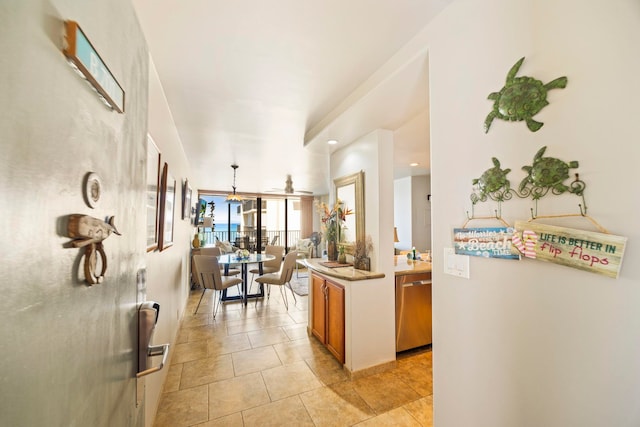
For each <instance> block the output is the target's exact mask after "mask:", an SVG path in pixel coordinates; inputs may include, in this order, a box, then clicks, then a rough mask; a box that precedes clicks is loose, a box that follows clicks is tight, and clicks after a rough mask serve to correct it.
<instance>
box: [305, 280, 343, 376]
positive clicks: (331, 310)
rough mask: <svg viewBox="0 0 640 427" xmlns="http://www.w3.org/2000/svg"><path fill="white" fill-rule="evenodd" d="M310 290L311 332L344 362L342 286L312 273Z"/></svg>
mask: <svg viewBox="0 0 640 427" xmlns="http://www.w3.org/2000/svg"><path fill="white" fill-rule="evenodd" d="M311 292H312V298H313V305H312V321H311V333H312V334H313V335H314V336H315V337H316V338H318V340H319V341H320V342H321V343H322V344H324V345H325V346H326V347H327V349H328V350H329V351H330V352H331V354H333V355H334V356H335V358H336V359H338V360H339V361H340V362H341V363H344V354H345V351H344V336H345V334H344V287H343V286H342V285H339V284H338V283H335V282H333V281H330V280H328V279H327V278H325V277H323V276H320V275H318V274H315V273H312V274H311Z"/></svg>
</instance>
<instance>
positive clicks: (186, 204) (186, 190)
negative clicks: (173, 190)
mask: <svg viewBox="0 0 640 427" xmlns="http://www.w3.org/2000/svg"><path fill="white" fill-rule="evenodd" d="M191 208H192V206H191V187H190V186H189V180H188V179H185V180H184V184H183V185H182V219H188V220H190V219H191Z"/></svg>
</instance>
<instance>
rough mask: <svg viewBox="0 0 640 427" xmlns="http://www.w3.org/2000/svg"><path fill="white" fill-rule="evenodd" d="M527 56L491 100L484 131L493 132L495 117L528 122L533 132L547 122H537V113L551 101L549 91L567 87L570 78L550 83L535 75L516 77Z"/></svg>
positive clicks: (520, 61)
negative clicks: (548, 97)
mask: <svg viewBox="0 0 640 427" xmlns="http://www.w3.org/2000/svg"><path fill="white" fill-rule="evenodd" d="M523 61H524V57H522V58H520V60H519V61H518V62H516V63H515V65H514V66H513V67H511V70H509V73H508V74H507V81H506V83H505V85H504V87H503V88H502V89H500V92H492V93H490V94H489V96H488V97H487V99H490V100H492V101H494V103H493V109H492V110H491V112H490V113H489V115H487V118H486V119H485V120H484V132H485V133H487V132H489V128H490V127H491V123H492V122H493V119H495V118H498V119H502V120H508V121H522V120H524V121H526V123H527V127H528V128H529V130H531V131H532V132H536V131H537V130H538V129H540V128H541V127H542V125H543V124H544V123H541V122H537V121H535V120H534V119H533V118H532V117H533V116H535V115H536V114H538V113H539V112H540V110H542V109H543V108H544V107H545V106H547V105H549V101H547V91H548V90H550V89H563V88H565V87H566V86H567V78H566V77H558V78H557V79H555V80H552V81H550V82H549V83H547V84H543V83H542V82H541V81H540V80H536V79H534V78H533V77H529V76H522V77H516V74H517V73H518V70H520V66H521V65H522V62H523Z"/></svg>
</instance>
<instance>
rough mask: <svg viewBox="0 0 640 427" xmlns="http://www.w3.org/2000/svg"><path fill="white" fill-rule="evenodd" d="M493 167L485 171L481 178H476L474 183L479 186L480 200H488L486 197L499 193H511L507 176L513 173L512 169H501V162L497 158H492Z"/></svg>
mask: <svg viewBox="0 0 640 427" xmlns="http://www.w3.org/2000/svg"><path fill="white" fill-rule="evenodd" d="M491 161H492V162H493V167H492V168H491V169H487V170H486V171H484V173H483V174H482V176H480V178H476V179H474V180H473V181H472V184H473V185H477V186H478V189H479V190H480V200H486V198H487V197H486V196H488V195H491V193H495V192H497V191H500V190H502V191H504V192H508V191H509V186H510V184H509V180H508V179H507V174H508V173H509V172H511V169H501V168H500V160H498V159H496V158H495V157H492V158H491Z"/></svg>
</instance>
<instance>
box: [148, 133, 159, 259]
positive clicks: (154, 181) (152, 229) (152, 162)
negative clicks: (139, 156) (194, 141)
mask: <svg viewBox="0 0 640 427" xmlns="http://www.w3.org/2000/svg"><path fill="white" fill-rule="evenodd" d="M159 198H160V150H158V147H157V146H156V144H155V142H154V141H153V138H151V135H147V194H146V206H147V252H150V251H154V250H156V249H157V248H158V235H159V233H158V230H159V228H160V221H159V219H160V212H159V211H160V210H159V209H158V206H159V201H160V200H159Z"/></svg>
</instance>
